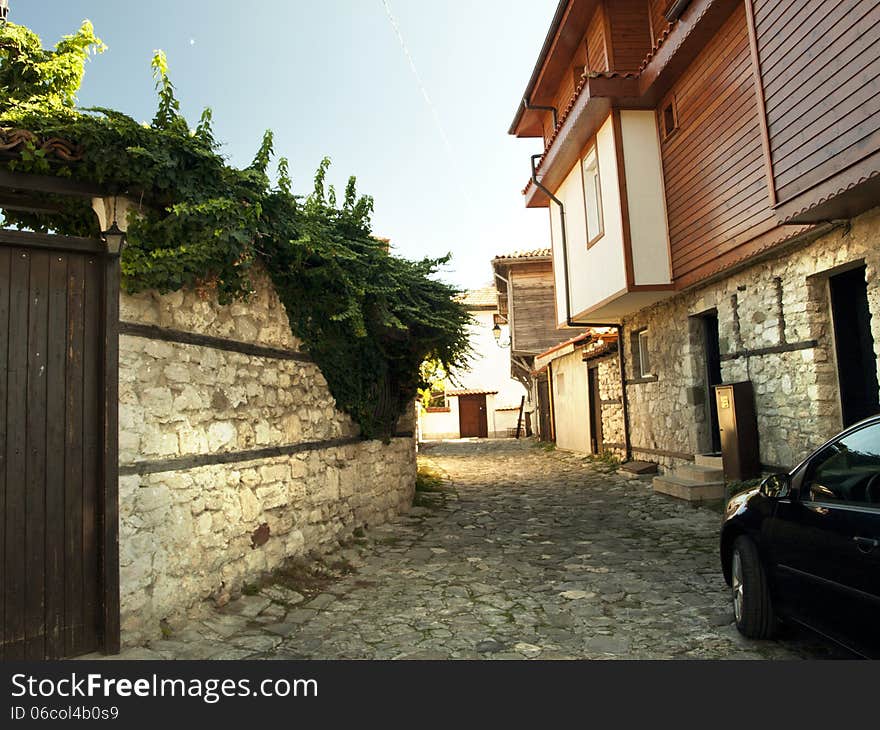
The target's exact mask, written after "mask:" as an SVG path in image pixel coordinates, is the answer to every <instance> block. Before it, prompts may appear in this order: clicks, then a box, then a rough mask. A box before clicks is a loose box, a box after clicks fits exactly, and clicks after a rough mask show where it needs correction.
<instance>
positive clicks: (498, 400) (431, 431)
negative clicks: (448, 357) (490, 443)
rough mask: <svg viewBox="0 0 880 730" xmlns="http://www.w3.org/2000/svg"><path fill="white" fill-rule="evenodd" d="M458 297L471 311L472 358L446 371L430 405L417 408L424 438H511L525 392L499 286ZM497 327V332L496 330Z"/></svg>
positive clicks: (420, 435) (488, 287) (519, 421)
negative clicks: (511, 355) (513, 365)
mask: <svg viewBox="0 0 880 730" xmlns="http://www.w3.org/2000/svg"><path fill="white" fill-rule="evenodd" d="M460 301H461V302H462V303H463V304H464V305H465V307H466V308H467V310H468V312H469V313H470V315H471V324H470V325H469V326H468V338H469V342H470V347H471V351H472V354H471V357H470V360H469V362H468V364H467V367H466V368H462V369H461V370H459V371H457V372H452V373H449V374H448V377H447V379H446V381H445V382H443V383H441V384H439V386H438V388H437V392H435V393H434V394H433V396H432V398H431V403H430V405H429V406H427V407H424V406H422V407H420V409H419V437H420V439H421V440H423V441H435V440H443V439H457V438H507V437H509V436H513V435H515V432H516V429H517V424H518V423H519V424H520V425H522V421H521V417H520V411H521V409H522V407H523V400H524V399H525V398H526V396H527V393H526V390H525V388H524V385H523V383H522V381H521V379H519V378H516V379H515V378H514V377H513V376H512V374H511V372H510V362H509V359H508V354H507V353H508V352H509V351H508V350H507V349H505V348H504V347H502V344H504V343H506V342H507V341H509V332H508V327H507V324H506V322H505V321H504V318H503V317H501V316H500V314H499V311H498V295H497V293H496V290H495V287H493V286H486V287H482V288H480V289H471V290H470V291H467V292H465V293H464V294H463V295H462V296H461V299H460ZM496 328H497V331H496Z"/></svg>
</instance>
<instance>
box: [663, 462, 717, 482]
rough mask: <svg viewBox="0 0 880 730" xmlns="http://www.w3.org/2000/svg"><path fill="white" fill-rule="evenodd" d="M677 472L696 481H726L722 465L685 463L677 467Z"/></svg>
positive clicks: (678, 474) (684, 477)
mask: <svg viewBox="0 0 880 730" xmlns="http://www.w3.org/2000/svg"><path fill="white" fill-rule="evenodd" d="M675 474H676V475H677V476H680V477H682V478H683V479H693V480H694V481H695V482H723V481H724V470H723V469H722V468H721V467H717V468H716V467H714V466H702V465H700V464H683V465H682V466H677V467H676V468H675Z"/></svg>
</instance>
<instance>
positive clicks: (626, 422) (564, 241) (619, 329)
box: [532, 154, 632, 461]
mask: <svg viewBox="0 0 880 730" xmlns="http://www.w3.org/2000/svg"><path fill="white" fill-rule="evenodd" d="M539 157H543V155H540V154H538V155H532V183H533V184H534V186H535V187H536V188H538V190H540V191H541V192H542V193H544V195H546V196H547V197H548V198H550V200H552V201H553V202H554V203H556V205H558V206H559V224H560V225H559V229H560V231H561V232H562V237H561V240H560V242H559V243H560V245H561V246H562V274H563V278H564V280H565V323H566V324H567V325H568V326H569V327H614V328H615V329H616V330H617V353H618V354H617V357H618V362H619V364H620V403H621V405H622V407H623V443H624V451H625V452H626V460H627V461H629V460H630V459H631V458H632V447H631V444H630V437H629V408H628V407H627V399H626V370H625V367H624V365H625V364H624V354H623V350H624V346H623V325H621V324H609V323H608V322H576V321H574V320H573V319H572V318H571V285H570V281H569V276H568V237H567V236H566V233H565V205H563V203H562V201H561V200H560V199H559V198H557V197H556V196H555V195H554V194H553V193H551V192H550V191H549V190H548V189H547V188H546V187H545V186H544V185H543V184H542V183H541V182H540V181H539V180H538V172H537V168H536V167H535V160H536V159H538V158H539ZM551 383H552V381H551ZM554 431H555V429H554Z"/></svg>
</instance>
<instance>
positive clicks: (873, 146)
mask: <svg viewBox="0 0 880 730" xmlns="http://www.w3.org/2000/svg"><path fill="white" fill-rule="evenodd" d="M749 2H752V7H753V12H754V33H755V40H756V46H757V56H758V59H759V62H760V69H761V79H762V86H763V94H764V102H765V106H766V115H767V130H768V141H769V148H770V154H771V159H772V165H773V178H774V180H773V182H774V187H775V193H776V197H777V200H778V201H779V204H780V205H782V204H786V203H789V202H791V201H796V202H795V205H794V206H793V208H792V209H802V208H806V207H809V206H813V205H816V204H818V203H819V202H821V200H822V199H826V198H828V197H829V196H831V195H834V194H836V193H838V192H841V191H842V190H845V189H846V188H847V187H850V186H852V185H854V184H856V183H858V182H860V181H863V180H864V179H867V178H869V177H872V176H874V175H876V174H878V172H880V161H878V160H877V159H876V157H877V154H878V152H880V0H841V1H840V2H835V3H830V2H825V1H824V0H806V1H805V2H794V3H792V2H779V1H778V0H749ZM872 156H874V158H875V159H874V160H873V161H870V162H869V161H868V160H869V158H871V157H872ZM835 178H837V180H836V181H835V182H834V183H833V184H831V186H830V187H828V186H827V185H826V187H825V188H824V189H817V188H818V186H821V185H822V184H823V183H829V182H830V181H832V180H834V179H835ZM798 198H800V200H797V199H798ZM789 212H790V211H789Z"/></svg>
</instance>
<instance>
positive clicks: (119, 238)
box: [0, 0, 125, 256]
mask: <svg viewBox="0 0 880 730" xmlns="http://www.w3.org/2000/svg"><path fill="white" fill-rule="evenodd" d="M0 2H3V0H0ZM101 238H102V239H103V241H104V245H105V246H106V247H107V253H109V254H110V255H111V256H119V254H121V253H122V248H123V246H125V231H123V230H122V229H120V227H119V225H118V224H117V223H116V221H115V220H114V221H113V223H111V224H110V227H109V228H108V229H107V230H106V231H102V232H101Z"/></svg>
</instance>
